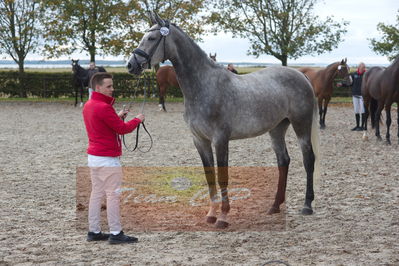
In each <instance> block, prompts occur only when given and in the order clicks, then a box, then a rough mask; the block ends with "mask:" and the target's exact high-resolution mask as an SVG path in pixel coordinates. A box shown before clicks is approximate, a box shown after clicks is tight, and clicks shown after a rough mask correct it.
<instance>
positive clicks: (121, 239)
mask: <svg viewBox="0 0 399 266" xmlns="http://www.w3.org/2000/svg"><path fill="white" fill-rule="evenodd" d="M138 241H139V240H138V239H137V238H136V237H134V236H127V235H125V234H124V233H123V231H121V232H120V233H119V234H117V235H113V234H111V235H110V236H109V239H108V243H110V244H123V243H136V242H138Z"/></svg>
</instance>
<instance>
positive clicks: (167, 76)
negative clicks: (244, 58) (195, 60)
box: [156, 53, 216, 112]
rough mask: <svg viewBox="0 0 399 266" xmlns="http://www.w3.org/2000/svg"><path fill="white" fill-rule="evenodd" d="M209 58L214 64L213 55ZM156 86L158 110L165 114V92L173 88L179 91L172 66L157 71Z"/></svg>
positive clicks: (214, 58)
mask: <svg viewBox="0 0 399 266" xmlns="http://www.w3.org/2000/svg"><path fill="white" fill-rule="evenodd" d="M209 57H210V58H211V59H212V60H213V61H215V62H216V53H215V55H212V54H209ZM156 79H157V85H158V88H159V107H160V110H163V111H164V112H166V108H165V96H166V90H167V89H168V88H170V87H175V88H178V89H180V85H179V82H178V81H177V78H176V72H175V69H174V68H173V66H162V67H160V68H159V69H158V71H157V73H156Z"/></svg>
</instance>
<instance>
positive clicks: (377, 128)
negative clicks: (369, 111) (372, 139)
mask: <svg viewBox="0 0 399 266" xmlns="http://www.w3.org/2000/svg"><path fill="white" fill-rule="evenodd" d="M383 108H384V103H383V102H381V101H379V102H378V107H377V111H376V112H375V118H374V123H375V136H376V137H377V140H378V141H381V140H382V138H381V133H380V120H381V112H382V109H383Z"/></svg>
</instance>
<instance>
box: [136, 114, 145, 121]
mask: <svg viewBox="0 0 399 266" xmlns="http://www.w3.org/2000/svg"><path fill="white" fill-rule="evenodd" d="M136 118H138V119H140V120H141V122H144V119H145V117H144V115H143V114H138V115H137V116H136Z"/></svg>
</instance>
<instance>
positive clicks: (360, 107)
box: [352, 96, 364, 114]
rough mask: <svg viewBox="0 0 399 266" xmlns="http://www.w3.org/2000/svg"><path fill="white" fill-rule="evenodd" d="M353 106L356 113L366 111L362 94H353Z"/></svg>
mask: <svg viewBox="0 0 399 266" xmlns="http://www.w3.org/2000/svg"><path fill="white" fill-rule="evenodd" d="M352 102H353V108H354V110H355V114H363V113H364V102H363V97H362V96H352Z"/></svg>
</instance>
